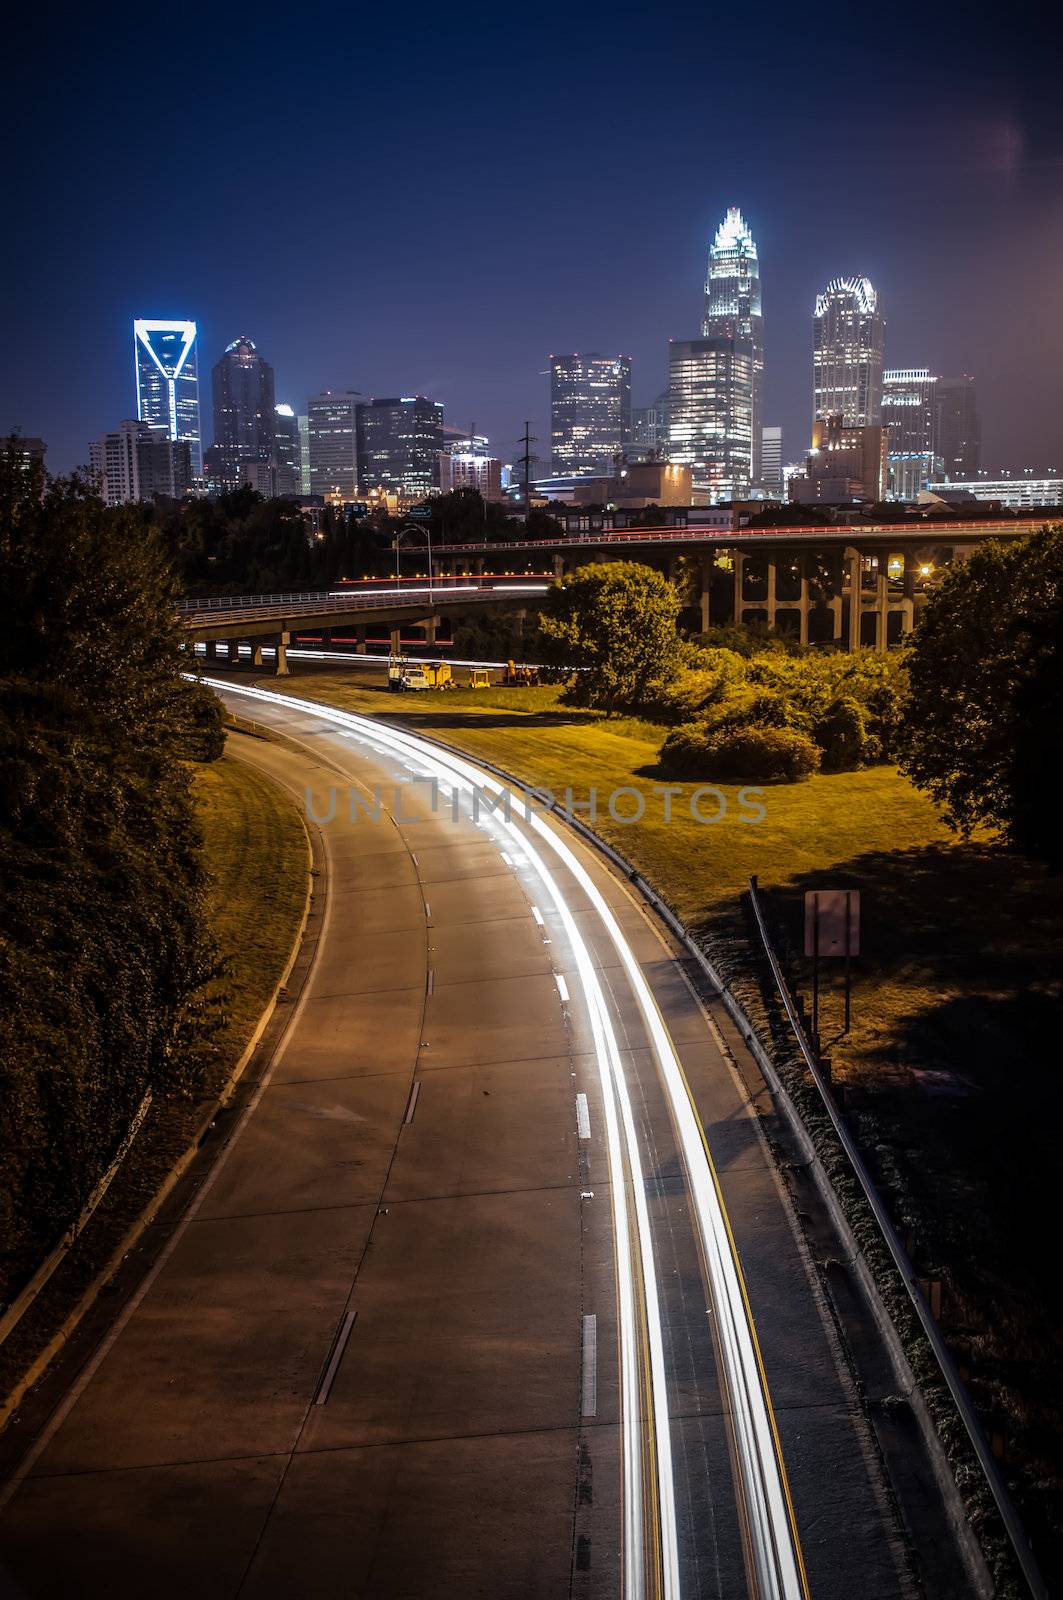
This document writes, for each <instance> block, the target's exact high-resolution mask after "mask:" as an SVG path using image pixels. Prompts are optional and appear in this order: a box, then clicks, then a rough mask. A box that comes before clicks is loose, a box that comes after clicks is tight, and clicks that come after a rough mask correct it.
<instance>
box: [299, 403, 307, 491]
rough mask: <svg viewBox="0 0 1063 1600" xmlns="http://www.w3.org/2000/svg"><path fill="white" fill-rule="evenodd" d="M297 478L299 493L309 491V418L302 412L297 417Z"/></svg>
mask: <svg viewBox="0 0 1063 1600" xmlns="http://www.w3.org/2000/svg"><path fill="white" fill-rule="evenodd" d="M298 422H299V478H300V487H299V493H300V494H307V495H308V494H309V493H310V418H309V417H308V416H307V415H306V413H305V412H304V413H302V414H301V415H300V416H299V418H298Z"/></svg>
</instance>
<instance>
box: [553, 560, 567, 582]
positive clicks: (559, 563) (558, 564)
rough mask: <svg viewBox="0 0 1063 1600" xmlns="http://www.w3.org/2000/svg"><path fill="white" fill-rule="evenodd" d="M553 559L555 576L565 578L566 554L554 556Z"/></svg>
mask: <svg viewBox="0 0 1063 1600" xmlns="http://www.w3.org/2000/svg"><path fill="white" fill-rule="evenodd" d="M553 561H554V577H555V578H563V577H564V575H565V558H564V556H554V558H553Z"/></svg>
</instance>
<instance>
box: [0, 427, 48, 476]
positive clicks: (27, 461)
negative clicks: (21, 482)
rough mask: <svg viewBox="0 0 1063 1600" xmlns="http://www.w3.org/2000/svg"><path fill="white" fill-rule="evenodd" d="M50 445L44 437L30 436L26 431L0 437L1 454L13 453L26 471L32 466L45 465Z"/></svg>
mask: <svg viewBox="0 0 1063 1600" xmlns="http://www.w3.org/2000/svg"><path fill="white" fill-rule="evenodd" d="M47 449H48V446H47V445H46V444H45V442H44V440H43V439H35V438H30V437H29V436H28V435H27V434H24V433H9V434H7V436H6V437H5V438H3V439H0V454H3V455H12V456H14V458H15V461H16V462H17V463H18V464H19V466H21V467H22V468H23V469H24V470H25V471H26V472H28V471H29V470H30V468H31V467H43V466H44V457H45V454H46V452H47Z"/></svg>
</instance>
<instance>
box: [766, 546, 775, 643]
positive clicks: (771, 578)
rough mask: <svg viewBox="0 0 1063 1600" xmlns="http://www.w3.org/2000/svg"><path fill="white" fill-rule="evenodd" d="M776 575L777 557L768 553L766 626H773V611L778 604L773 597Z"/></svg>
mask: <svg viewBox="0 0 1063 1600" xmlns="http://www.w3.org/2000/svg"><path fill="white" fill-rule="evenodd" d="M777 576H778V571H777V559H776V557H775V556H773V555H769V556H768V599H767V606H768V627H769V628H774V626H775V611H776V606H777V604H778V602H777V601H776V598H775V582H776V578H777Z"/></svg>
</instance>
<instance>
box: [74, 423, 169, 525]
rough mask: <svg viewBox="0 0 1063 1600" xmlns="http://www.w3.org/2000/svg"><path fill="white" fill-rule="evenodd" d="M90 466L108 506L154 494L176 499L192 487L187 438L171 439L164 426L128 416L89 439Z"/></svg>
mask: <svg viewBox="0 0 1063 1600" xmlns="http://www.w3.org/2000/svg"><path fill="white" fill-rule="evenodd" d="M89 468H90V470H91V472H92V473H93V475H94V477H95V478H96V479H97V481H98V483H99V486H100V494H101V495H102V497H103V499H104V501H105V502H106V504H107V505H109V506H120V505H126V504H128V503H129V502H130V501H135V500H144V501H149V502H150V501H152V500H154V498H155V496H156V495H163V496H165V497H167V498H169V499H175V500H176V499H180V498H181V496H182V495H185V494H188V493H189V491H190V490H191V487H192V447H191V444H190V442H189V441H188V440H187V439H171V438H170V436H169V433H168V431H167V430H166V428H151V427H149V426H148V424H147V423H146V422H140V421H139V420H137V419H136V418H131V419H129V420H128V421H126V422H120V423H119V424H118V427H117V428H116V429H115V430H114V432H113V433H103V434H101V435H100V437H99V438H98V439H93V440H92V441H91V442H90V444H89Z"/></svg>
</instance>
